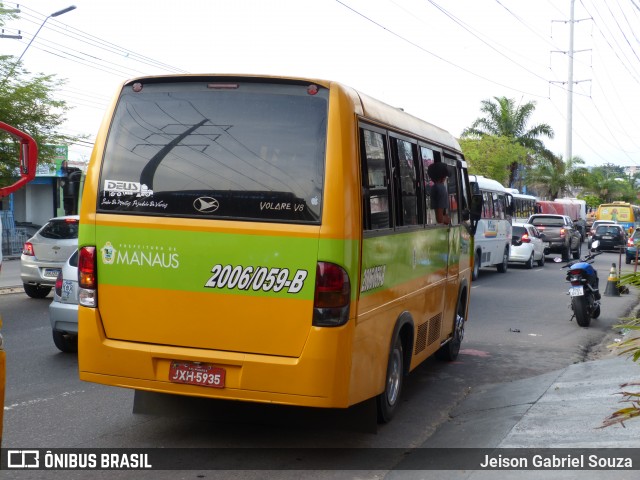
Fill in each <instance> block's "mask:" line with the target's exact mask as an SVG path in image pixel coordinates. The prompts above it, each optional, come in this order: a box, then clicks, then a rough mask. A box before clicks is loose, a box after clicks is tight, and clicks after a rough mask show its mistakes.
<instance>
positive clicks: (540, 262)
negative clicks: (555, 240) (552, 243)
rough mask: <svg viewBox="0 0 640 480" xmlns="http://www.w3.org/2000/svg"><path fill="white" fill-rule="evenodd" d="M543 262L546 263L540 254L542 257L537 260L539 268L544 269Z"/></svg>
mask: <svg viewBox="0 0 640 480" xmlns="http://www.w3.org/2000/svg"><path fill="white" fill-rule="evenodd" d="M545 261H546V258H545V257H544V252H542V257H540V260H538V265H539V266H541V267H544V262H545Z"/></svg>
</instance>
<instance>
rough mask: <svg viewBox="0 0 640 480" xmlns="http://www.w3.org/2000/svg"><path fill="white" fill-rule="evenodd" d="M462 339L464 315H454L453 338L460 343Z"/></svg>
mask: <svg viewBox="0 0 640 480" xmlns="http://www.w3.org/2000/svg"><path fill="white" fill-rule="evenodd" d="M462 339H464V317H463V316H462V315H457V316H456V332H455V340H456V341H457V342H458V343H459V344H460V343H462Z"/></svg>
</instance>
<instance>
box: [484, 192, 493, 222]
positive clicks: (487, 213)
mask: <svg viewBox="0 0 640 480" xmlns="http://www.w3.org/2000/svg"><path fill="white" fill-rule="evenodd" d="M482 196H483V198H484V201H483V202H482V218H493V196H492V195H491V192H482Z"/></svg>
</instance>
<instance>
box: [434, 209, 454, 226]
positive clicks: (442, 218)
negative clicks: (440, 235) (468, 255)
mask: <svg viewBox="0 0 640 480" xmlns="http://www.w3.org/2000/svg"><path fill="white" fill-rule="evenodd" d="M435 211H436V222H438V223H443V224H445V225H449V224H450V223H451V219H450V218H449V215H447V214H446V213H444V208H436V209H435Z"/></svg>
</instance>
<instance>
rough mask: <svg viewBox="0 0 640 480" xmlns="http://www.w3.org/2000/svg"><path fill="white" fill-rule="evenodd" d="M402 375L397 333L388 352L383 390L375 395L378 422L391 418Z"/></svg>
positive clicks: (401, 354) (399, 342)
mask: <svg viewBox="0 0 640 480" xmlns="http://www.w3.org/2000/svg"><path fill="white" fill-rule="evenodd" d="M403 375H404V352H403V348H402V341H401V339H400V335H399V334H398V335H396V338H395V340H394V342H393V346H392V347H391V352H390V353H389V363H388V365H387V377H386V379H385V388H384V392H382V393H381V394H380V395H378V396H377V397H376V403H377V407H378V422H379V423H387V422H389V421H390V420H391V419H392V418H393V415H394V414H395V412H396V410H397V408H398V403H399V402H400V394H401V393H402V379H403Z"/></svg>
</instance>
